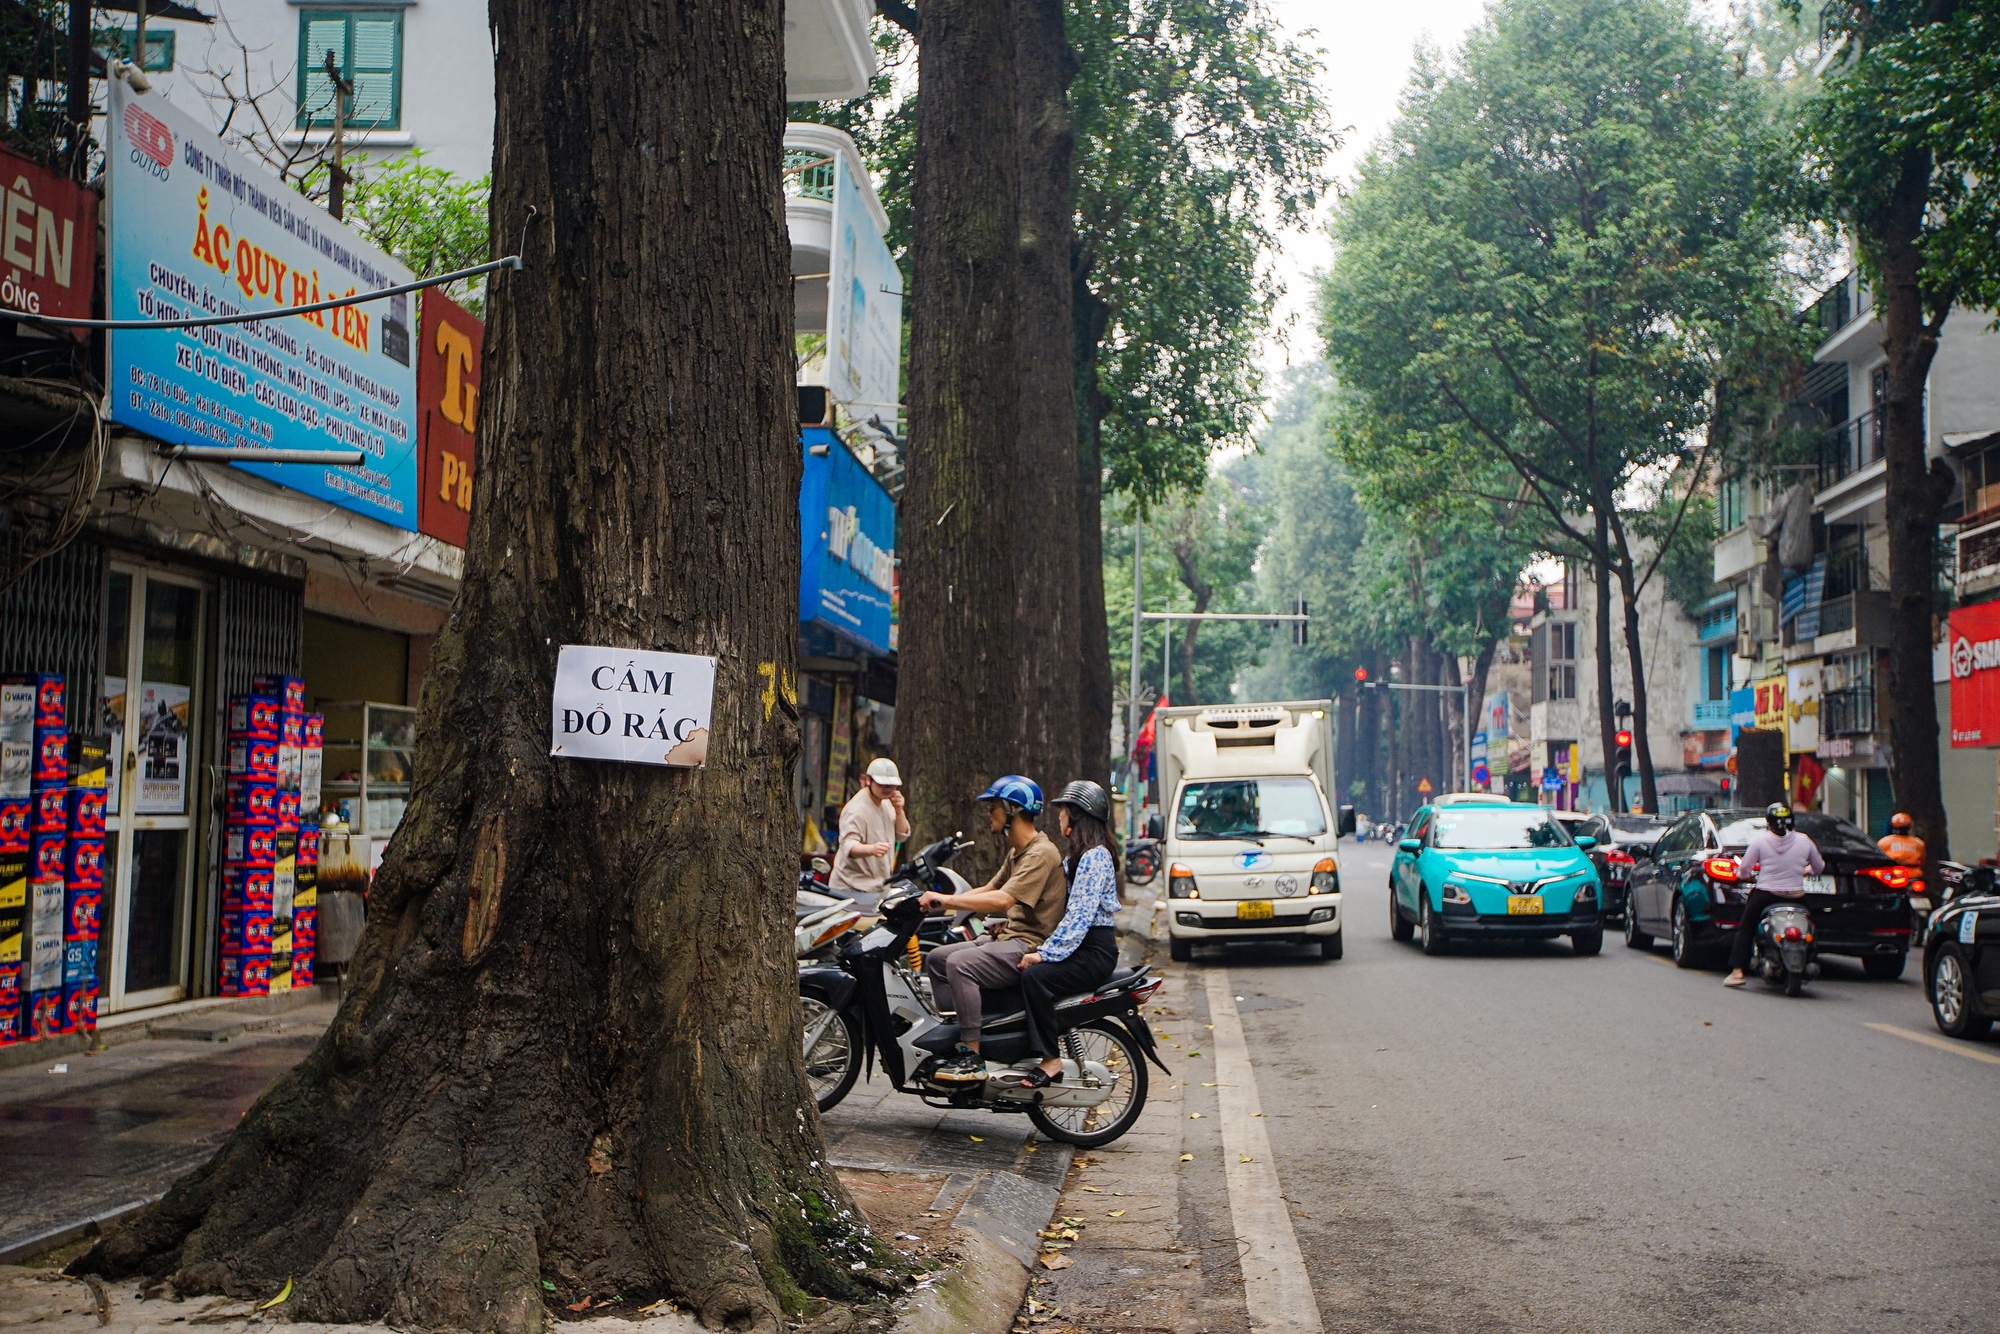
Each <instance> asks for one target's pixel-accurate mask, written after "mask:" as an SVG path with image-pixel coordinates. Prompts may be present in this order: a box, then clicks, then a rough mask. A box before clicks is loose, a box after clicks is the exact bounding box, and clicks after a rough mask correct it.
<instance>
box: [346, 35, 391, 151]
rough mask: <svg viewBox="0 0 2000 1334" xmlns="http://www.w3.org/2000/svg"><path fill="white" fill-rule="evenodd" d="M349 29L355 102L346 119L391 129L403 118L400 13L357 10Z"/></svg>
mask: <svg viewBox="0 0 2000 1334" xmlns="http://www.w3.org/2000/svg"><path fill="white" fill-rule="evenodd" d="M350 31H351V37H350V40H349V42H348V52H349V55H350V57H351V59H350V62H349V69H348V77H349V78H351V79H353V80H354V103H353V105H352V107H351V108H350V109H349V111H348V119H347V123H348V124H349V125H360V126H371V127H377V128H382V129H394V128H396V127H397V126H398V125H400V124H401V122H402V106H401V102H402V85H403V79H402V70H401V68H400V66H401V65H402V54H403V15H402V13H401V12H400V11H398V12H396V13H392V14H370V15H359V14H357V15H356V16H355V17H354V19H353V21H352V28H351V30H350Z"/></svg>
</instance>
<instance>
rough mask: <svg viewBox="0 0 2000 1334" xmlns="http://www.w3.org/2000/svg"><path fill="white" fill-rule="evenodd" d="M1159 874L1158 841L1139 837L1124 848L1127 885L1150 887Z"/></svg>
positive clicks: (1142, 836)
mask: <svg viewBox="0 0 2000 1334" xmlns="http://www.w3.org/2000/svg"><path fill="white" fill-rule="evenodd" d="M1159 873H1160V840H1158V839H1157V838H1148V837H1146V836H1144V835H1141V836H1140V837H1138V838H1135V839H1133V840H1132V841H1131V843H1129V844H1127V845H1126V848H1125V880H1126V882H1127V883H1128V884H1134V885H1150V884H1152V883H1153V879H1154V877H1155V876H1157V875H1159Z"/></svg>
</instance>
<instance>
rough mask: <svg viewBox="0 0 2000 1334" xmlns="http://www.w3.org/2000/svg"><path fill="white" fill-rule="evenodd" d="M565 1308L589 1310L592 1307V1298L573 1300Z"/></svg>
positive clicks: (566, 1309)
mask: <svg viewBox="0 0 2000 1334" xmlns="http://www.w3.org/2000/svg"><path fill="white" fill-rule="evenodd" d="M563 1309H564V1310H565V1311H588V1310H589V1309H590V1298H588V1297H585V1298H584V1299H583V1300H582V1301H580V1302H571V1303H570V1304H569V1305H568V1306H565V1307H564V1308H563Z"/></svg>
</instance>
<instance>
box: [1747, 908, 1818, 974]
mask: <svg viewBox="0 0 2000 1334" xmlns="http://www.w3.org/2000/svg"><path fill="white" fill-rule="evenodd" d="M1750 966H1751V968H1752V969H1753V970H1754V971H1755V972H1756V973H1757V974H1758V976H1760V977H1762V978H1763V979H1764V980H1765V981H1766V982H1769V983H1771V984H1773V985H1774V986H1782V987H1783V988H1784V989H1785V994H1786V995H1787V996H1796V995H1798V994H1799V993H1800V992H1801V991H1803V990H1804V989H1805V985H1806V983H1807V982H1809V981H1811V980H1812V979H1813V978H1815V977H1818V976H1819V960H1818V958H1817V957H1816V953H1815V951H1814V949H1813V919H1812V914H1811V913H1810V912H1808V911H1807V910H1806V909H1805V907H1804V905H1802V904H1797V903H1774V904H1772V905H1770V906H1769V907H1768V908H1766V909H1764V917H1763V920H1761V921H1759V922H1758V923H1757V955H1756V958H1755V959H1753V960H1752V961H1751V964H1750Z"/></svg>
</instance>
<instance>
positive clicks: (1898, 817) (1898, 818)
mask: <svg viewBox="0 0 2000 1334" xmlns="http://www.w3.org/2000/svg"><path fill="white" fill-rule="evenodd" d="M1912 824H1913V821H1911V819H1910V817H1909V816H1908V815H1905V814H1904V813H1903V812H1902V811H1897V812H1896V813H1895V814H1894V815H1892V816H1890V817H1889V828H1891V829H1893V830H1895V831H1896V832H1897V833H1899V834H1907V833H1909V832H1910V829H1911V827H1912Z"/></svg>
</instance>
